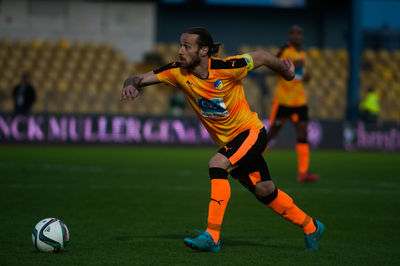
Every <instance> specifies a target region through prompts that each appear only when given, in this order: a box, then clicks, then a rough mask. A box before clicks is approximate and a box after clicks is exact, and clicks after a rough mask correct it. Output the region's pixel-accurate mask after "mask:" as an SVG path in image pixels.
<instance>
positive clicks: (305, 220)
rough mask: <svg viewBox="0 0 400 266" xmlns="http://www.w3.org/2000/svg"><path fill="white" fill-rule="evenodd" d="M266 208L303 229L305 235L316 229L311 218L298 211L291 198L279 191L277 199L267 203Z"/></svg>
mask: <svg viewBox="0 0 400 266" xmlns="http://www.w3.org/2000/svg"><path fill="white" fill-rule="evenodd" d="M268 207H270V208H271V209H273V210H274V211H275V212H276V213H277V214H279V215H280V216H282V217H283V218H285V219H286V220H288V221H290V222H292V223H294V224H296V225H298V226H300V227H301V228H303V231H304V233H306V234H310V233H313V232H315V230H316V229H317V228H316V227H315V225H314V223H313V221H312V218H311V217H310V216H308V215H307V214H305V213H304V212H303V211H302V210H300V209H299V207H297V206H296V205H295V204H294V203H293V200H292V198H291V197H290V196H289V195H288V194H286V193H285V192H283V191H282V190H280V189H278V195H277V197H276V198H275V199H274V200H273V201H271V202H270V203H268Z"/></svg>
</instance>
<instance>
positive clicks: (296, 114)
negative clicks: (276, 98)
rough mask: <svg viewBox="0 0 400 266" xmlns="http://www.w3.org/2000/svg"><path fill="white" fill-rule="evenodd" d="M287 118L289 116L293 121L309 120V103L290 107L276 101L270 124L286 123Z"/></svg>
mask: <svg viewBox="0 0 400 266" xmlns="http://www.w3.org/2000/svg"><path fill="white" fill-rule="evenodd" d="M286 118H289V119H290V120H291V121H292V122H293V123H298V122H300V121H308V107H307V105H302V106H298V107H290V106H285V105H280V104H277V103H274V105H273V107H272V110H271V117H270V120H269V121H270V124H271V125H273V124H277V125H278V124H283V123H285V120H286Z"/></svg>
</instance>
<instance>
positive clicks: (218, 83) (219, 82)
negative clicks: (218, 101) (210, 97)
mask: <svg viewBox="0 0 400 266" xmlns="http://www.w3.org/2000/svg"><path fill="white" fill-rule="evenodd" d="M223 87H224V83H223V82H222V80H220V79H217V80H216V81H215V82H214V88H215V89H217V90H222V88H223Z"/></svg>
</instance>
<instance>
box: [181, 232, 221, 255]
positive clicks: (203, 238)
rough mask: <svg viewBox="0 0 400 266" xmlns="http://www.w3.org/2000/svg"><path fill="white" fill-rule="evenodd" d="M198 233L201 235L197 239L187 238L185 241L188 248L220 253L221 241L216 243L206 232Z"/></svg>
mask: <svg viewBox="0 0 400 266" xmlns="http://www.w3.org/2000/svg"><path fill="white" fill-rule="evenodd" d="M196 231H197V232H199V233H200V235H199V236H198V237H195V238H189V237H186V238H185V239H184V240H183V242H185V245H186V246H188V247H191V248H192V249H198V250H202V251H209V252H219V251H220V250H221V241H218V243H215V242H214V239H213V238H212V237H211V235H210V233H209V232H206V231H204V232H202V231H199V230H196Z"/></svg>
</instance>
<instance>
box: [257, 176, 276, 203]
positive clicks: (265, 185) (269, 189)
mask: <svg viewBox="0 0 400 266" xmlns="http://www.w3.org/2000/svg"><path fill="white" fill-rule="evenodd" d="M275 190H276V187H275V184H274V182H272V181H271V180H267V181H261V182H258V183H257V184H256V186H255V190H254V195H255V196H256V197H257V199H263V198H265V197H268V196H270V195H272V194H273V193H274V191H275Z"/></svg>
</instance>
